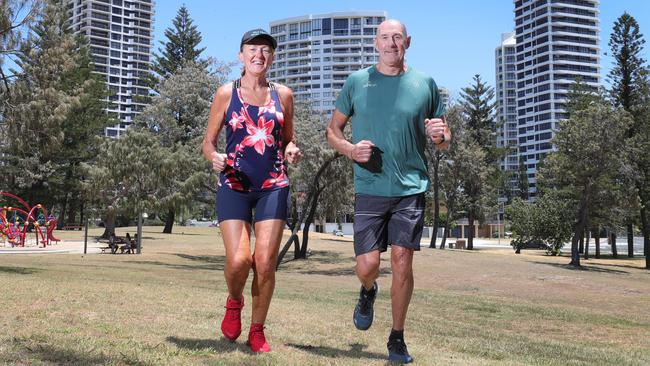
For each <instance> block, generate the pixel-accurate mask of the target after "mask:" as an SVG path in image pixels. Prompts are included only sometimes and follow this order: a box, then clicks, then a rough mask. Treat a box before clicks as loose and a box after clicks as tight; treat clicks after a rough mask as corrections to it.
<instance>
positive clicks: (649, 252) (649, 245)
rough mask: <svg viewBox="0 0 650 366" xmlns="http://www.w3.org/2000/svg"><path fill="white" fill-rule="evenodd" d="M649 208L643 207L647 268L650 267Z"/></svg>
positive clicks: (642, 229) (642, 226)
mask: <svg viewBox="0 0 650 366" xmlns="http://www.w3.org/2000/svg"><path fill="white" fill-rule="evenodd" d="M648 219H650V218H649V217H648V208H647V206H642V207H641V231H643V254H644V255H645V268H646V269H650V222H648Z"/></svg>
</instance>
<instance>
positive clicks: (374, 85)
mask: <svg viewBox="0 0 650 366" xmlns="http://www.w3.org/2000/svg"><path fill="white" fill-rule="evenodd" d="M376 86H377V84H375V83H371V82H369V81H368V82H367V83H365V84H363V87H364V88H374V87H376Z"/></svg>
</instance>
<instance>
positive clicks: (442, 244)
mask: <svg viewBox="0 0 650 366" xmlns="http://www.w3.org/2000/svg"><path fill="white" fill-rule="evenodd" d="M450 217H451V209H448V210H447V218H446V219H445V229H444V230H443V232H442V240H441V241H440V249H445V244H446V243H447V238H448V237H449V218H450Z"/></svg>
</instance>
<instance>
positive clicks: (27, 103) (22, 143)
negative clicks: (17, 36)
mask: <svg viewBox="0 0 650 366" xmlns="http://www.w3.org/2000/svg"><path fill="white" fill-rule="evenodd" d="M66 22H67V16H66V14H65V11H64V10H63V8H62V7H60V6H58V5H56V4H55V3H54V2H52V3H48V4H47V5H46V6H45V9H44V10H43V14H42V16H41V17H40V18H39V20H38V22H37V23H36V24H35V25H34V26H33V27H32V28H31V32H30V35H29V37H28V38H27V39H26V40H25V41H24V42H23V44H22V45H21V49H20V53H19V58H18V59H17V60H16V63H17V65H18V66H19V68H20V71H21V72H20V73H19V77H18V78H17V80H16V82H15V83H14V84H13V85H12V91H11V93H10V94H9V96H8V98H7V99H8V103H9V104H10V105H11V108H10V109H9V110H7V111H6V114H5V116H4V118H5V123H6V133H7V137H8V139H7V141H6V145H4V146H3V147H2V155H1V156H2V159H3V163H4V165H5V167H6V169H5V171H4V172H3V177H2V179H4V180H5V183H6V184H7V185H8V186H9V187H12V189H13V190H14V192H16V193H18V194H19V195H21V194H22V195H23V196H24V198H26V199H27V200H28V201H30V202H31V203H35V202H36V201H38V202H39V203H44V204H46V205H48V207H49V206H50V205H51V204H52V203H53V201H54V199H53V196H56V192H52V191H51V189H50V183H51V179H53V178H54V176H55V175H56V172H57V170H58V169H59V168H60V164H59V163H58V160H57V157H58V155H59V154H60V152H61V146H62V143H63V140H64V136H65V135H64V133H63V124H64V122H65V120H66V119H67V118H68V116H69V114H70V112H71V111H72V110H73V108H76V107H79V106H80V100H79V96H78V95H76V93H75V92H74V91H73V92H70V90H66V85H65V78H66V77H67V76H68V75H70V74H71V73H72V72H73V70H74V69H75V67H77V57H78V56H77V51H78V49H79V47H78V43H77V41H76V40H75V37H74V36H73V35H72V33H71V32H70V31H69V30H68V28H67V24H66Z"/></svg>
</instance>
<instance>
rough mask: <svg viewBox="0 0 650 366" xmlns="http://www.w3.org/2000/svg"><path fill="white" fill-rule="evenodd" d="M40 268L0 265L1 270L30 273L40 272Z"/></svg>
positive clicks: (4, 271)
mask: <svg viewBox="0 0 650 366" xmlns="http://www.w3.org/2000/svg"><path fill="white" fill-rule="evenodd" d="M40 271H41V270H40V269H38V268H29V267H9V266H0V272H3V273H12V274H22V275H29V274H34V273H37V272H40Z"/></svg>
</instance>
